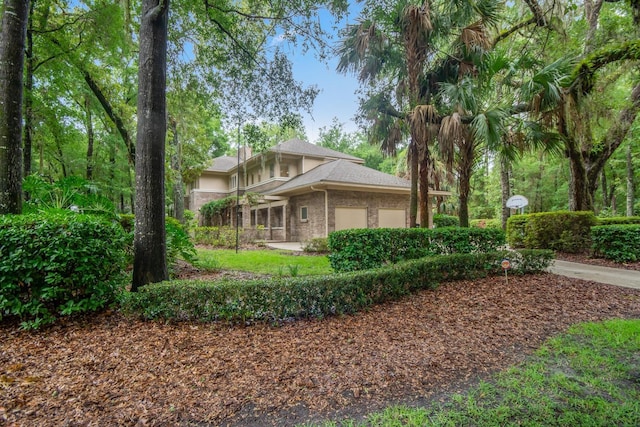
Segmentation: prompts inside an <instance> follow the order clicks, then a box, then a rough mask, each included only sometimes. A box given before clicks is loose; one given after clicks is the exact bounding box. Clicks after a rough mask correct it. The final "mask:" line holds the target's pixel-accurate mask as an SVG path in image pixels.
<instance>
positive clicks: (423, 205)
mask: <svg viewBox="0 0 640 427" xmlns="http://www.w3.org/2000/svg"><path fill="white" fill-rule="evenodd" d="M418 151H419V156H420V164H419V168H420V169H419V172H418V174H419V180H420V183H419V184H418V190H419V191H420V198H419V199H420V227H424V228H426V227H429V218H430V217H431V209H430V207H431V204H430V203H429V172H430V171H429V169H430V165H431V162H430V156H429V148H428V146H427V144H424V146H423V147H422V148H421V149H419V150H418Z"/></svg>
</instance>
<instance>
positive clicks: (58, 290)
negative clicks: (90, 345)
mask: <svg viewBox="0 0 640 427" xmlns="http://www.w3.org/2000/svg"><path fill="white" fill-rule="evenodd" d="M127 245H128V237H127V234H126V233H125V232H124V231H123V229H122V227H121V226H120V225H119V224H118V223H117V222H115V221H109V220H106V219H104V218H102V217H100V216H96V215H83V214H77V213H73V212H70V211H47V212H41V213H39V214H37V215H36V214H28V215H5V216H0V319H2V317H14V318H18V319H20V320H21V321H22V326H23V327H25V328H37V327H38V326H41V325H43V324H47V323H51V322H53V321H54V320H55V319H56V318H57V317H58V316H66V315H71V314H74V313H83V312H89V311H95V310H98V309H101V308H103V307H105V306H106V305H108V304H109V303H110V302H112V301H113V300H114V299H115V297H116V294H117V293H118V292H120V291H121V290H122V289H123V287H124V279H125V275H124V271H125V268H126V256H125V248H126V247H127Z"/></svg>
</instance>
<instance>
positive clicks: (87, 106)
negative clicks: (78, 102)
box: [84, 95, 94, 181]
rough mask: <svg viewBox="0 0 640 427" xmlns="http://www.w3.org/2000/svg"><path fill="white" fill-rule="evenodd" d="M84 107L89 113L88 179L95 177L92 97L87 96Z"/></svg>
mask: <svg viewBox="0 0 640 427" xmlns="http://www.w3.org/2000/svg"><path fill="white" fill-rule="evenodd" d="M84 107H85V110H86V114H87V124H86V126H87V179H88V180H89V181H91V180H92V179H93V142H94V137H93V119H92V117H91V99H90V98H89V96H88V95H87V96H85V99H84Z"/></svg>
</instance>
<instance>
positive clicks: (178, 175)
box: [171, 120, 246, 223]
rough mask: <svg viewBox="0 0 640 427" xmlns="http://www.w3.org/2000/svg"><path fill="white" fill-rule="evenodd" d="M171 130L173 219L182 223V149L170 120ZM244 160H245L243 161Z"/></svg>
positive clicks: (174, 122) (175, 124) (176, 126)
mask: <svg viewBox="0 0 640 427" xmlns="http://www.w3.org/2000/svg"><path fill="white" fill-rule="evenodd" d="M171 129H172V130H173V149H174V153H173V155H172V156H171V169H172V170H173V175H174V178H173V217H174V218H175V219H177V220H178V221H180V222H181V223H184V188H183V185H182V165H181V163H182V153H181V151H182V149H181V147H180V139H179V138H178V124H177V123H176V121H175V120H171ZM245 160H246V159H245ZM245 179H246V178H245Z"/></svg>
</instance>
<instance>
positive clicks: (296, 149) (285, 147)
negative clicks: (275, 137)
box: [269, 138, 363, 163]
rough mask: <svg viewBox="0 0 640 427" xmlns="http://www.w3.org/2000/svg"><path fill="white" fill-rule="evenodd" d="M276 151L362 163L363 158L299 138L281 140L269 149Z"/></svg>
mask: <svg viewBox="0 0 640 427" xmlns="http://www.w3.org/2000/svg"><path fill="white" fill-rule="evenodd" d="M269 151H272V152H274V153H287V154H299V155H303V156H315V157H323V158H332V159H347V160H350V161H352V162H354V161H355V162H357V163H362V162H363V160H362V159H361V158H359V157H355V156H352V155H350V154H344V153H340V152H339V151H335V150H331V149H329V148H325V147H320V146H319V145H315V144H311V143H310V142H306V141H303V140H301V139H298V138H293V139H290V140H288V141H284V142H281V143H280V144H278V145H275V146H273V147H271V148H270V149H269Z"/></svg>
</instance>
